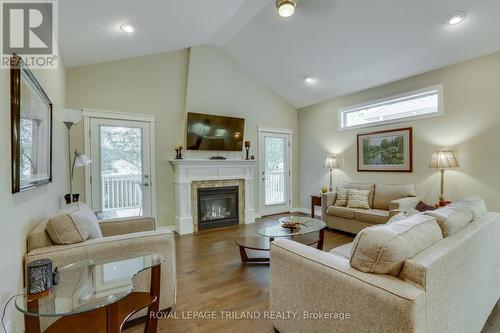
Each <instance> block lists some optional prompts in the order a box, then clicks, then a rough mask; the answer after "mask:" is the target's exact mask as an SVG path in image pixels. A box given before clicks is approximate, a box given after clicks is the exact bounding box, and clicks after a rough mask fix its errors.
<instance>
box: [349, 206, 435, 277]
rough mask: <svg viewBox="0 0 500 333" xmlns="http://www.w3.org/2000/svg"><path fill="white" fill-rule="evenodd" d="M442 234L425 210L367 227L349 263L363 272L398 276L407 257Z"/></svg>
mask: <svg viewBox="0 0 500 333" xmlns="http://www.w3.org/2000/svg"><path fill="white" fill-rule="evenodd" d="M442 238H443V236H442V235H441V229H440V228H439V226H438V224H437V222H436V220H435V219H434V218H433V217H431V216H428V215H424V214H419V215H415V216H412V217H410V218H407V219H405V220H401V221H396V222H393V223H391V224H383V225H376V226H373V227H368V228H365V229H363V230H361V232H360V233H359V234H358V235H357V236H356V238H355V239H354V242H353V248H352V253H351V258H350V264H351V266H352V267H354V268H356V269H357V270H360V271H362V272H366V273H375V274H390V275H394V276H398V275H399V273H400V271H401V269H402V268H403V264H404V262H405V261H406V260H408V259H410V258H413V257H414V256H415V255H416V254H417V253H419V252H420V251H422V250H424V249H426V248H428V247H429V246H431V245H432V244H434V243H436V242H438V241H439V240H441V239H442Z"/></svg>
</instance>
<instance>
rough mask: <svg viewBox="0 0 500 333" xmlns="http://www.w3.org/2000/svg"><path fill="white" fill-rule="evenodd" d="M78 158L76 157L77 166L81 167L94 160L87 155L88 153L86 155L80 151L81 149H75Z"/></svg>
mask: <svg viewBox="0 0 500 333" xmlns="http://www.w3.org/2000/svg"><path fill="white" fill-rule="evenodd" d="M75 155H76V159H75V167H77V168H79V167H82V166H85V165H88V164H90V163H92V160H91V159H90V158H88V157H87V155H84V154H82V153H80V152H79V151H75Z"/></svg>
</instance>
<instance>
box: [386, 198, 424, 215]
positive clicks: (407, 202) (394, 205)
mask: <svg viewBox="0 0 500 333" xmlns="http://www.w3.org/2000/svg"><path fill="white" fill-rule="evenodd" d="M419 201H420V198H419V197H406V198H401V199H398V200H393V201H391V202H390V203H389V208H390V210H399V211H402V212H407V211H409V210H411V209H413V208H415V206H416V205H417V204H418V203H419Z"/></svg>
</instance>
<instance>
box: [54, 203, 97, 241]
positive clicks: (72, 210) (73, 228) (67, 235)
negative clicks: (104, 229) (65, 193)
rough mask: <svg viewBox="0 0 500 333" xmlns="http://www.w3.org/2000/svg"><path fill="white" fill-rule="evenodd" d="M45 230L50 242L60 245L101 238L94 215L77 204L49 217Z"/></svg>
mask: <svg viewBox="0 0 500 333" xmlns="http://www.w3.org/2000/svg"><path fill="white" fill-rule="evenodd" d="M46 230H47V233H48V234H49V236H50V239H51V240H52V242H54V243H55V244H60V245H67V244H74V243H79V242H83V241H85V240H87V239H95V238H101V237H102V233H101V229H100V228H99V223H98V222H97V218H96V216H95V214H94V213H93V212H92V210H91V209H90V207H89V206H87V205H86V204H84V203H78V202H77V203H73V204H70V205H67V206H66V207H64V208H62V209H61V210H60V211H59V212H58V214H57V215H56V216H54V217H51V218H50V219H49V221H48V223H47V227H46Z"/></svg>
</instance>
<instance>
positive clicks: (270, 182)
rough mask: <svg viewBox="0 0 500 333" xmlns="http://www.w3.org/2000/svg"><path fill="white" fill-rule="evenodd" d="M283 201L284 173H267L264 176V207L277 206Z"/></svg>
mask: <svg viewBox="0 0 500 333" xmlns="http://www.w3.org/2000/svg"><path fill="white" fill-rule="evenodd" d="M285 201H286V200H285V172H284V171H271V172H269V171H268V172H267V175H266V205H278V204H282V203H284V202H285Z"/></svg>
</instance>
